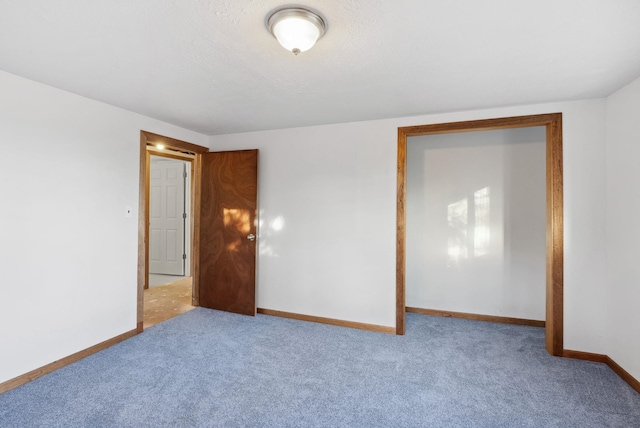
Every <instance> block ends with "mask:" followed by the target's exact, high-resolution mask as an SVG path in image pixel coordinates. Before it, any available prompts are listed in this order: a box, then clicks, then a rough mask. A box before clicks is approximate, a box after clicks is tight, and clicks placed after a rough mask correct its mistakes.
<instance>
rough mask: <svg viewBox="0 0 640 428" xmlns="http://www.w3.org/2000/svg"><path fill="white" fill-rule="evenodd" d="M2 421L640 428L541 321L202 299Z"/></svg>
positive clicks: (57, 379)
mask: <svg viewBox="0 0 640 428" xmlns="http://www.w3.org/2000/svg"><path fill="white" fill-rule="evenodd" d="M0 426H1V427H563V428H566V427H581V428H586V427H625V428H628V427H640V394H637V393H636V392H635V391H634V390H633V389H631V387H629V386H628V385H627V384H626V383H625V382H624V381H622V380H621V379H620V378H619V377H618V376H617V375H615V374H614V373H613V371H611V369H609V368H608V367H607V366H605V365H603V364H598V363H590V362H585V361H576V360H568V359H560V358H554V357H551V356H549V355H548V354H547V352H546V351H545V350H544V330H543V329H540V328H535V327H522V326H513V325H506V324H493V323H484V322H474V321H467V320H459V319H452V318H439V317H430V316H425V315H418V314H407V335H406V336H404V337H399V336H394V335H389V334H382V333H371V332H366V331H361V330H353V329H348V328H341V327H334V326H327V325H322V324H314V323H307V322H302V321H295V320H289V319H283V318H276V317H269V316H265V315H258V316H257V317H255V318H252V317H245V316H241V315H234V314H228V313H224V312H218V311H212V310H208V309H203V308H196V309H195V310H193V311H191V312H187V313H185V314H183V315H180V316H178V317H176V318H173V319H171V320H169V321H167V322H165V323H162V324H159V325H156V326H154V327H151V328H150V329H148V330H146V331H145V332H144V333H143V334H141V335H138V336H136V337H134V338H132V339H130V340H127V341H125V342H122V343H120V344H118V345H116V346H113V347H111V348H109V349H107V350H105V351H102V352H100V353H98V354H95V355H92V356H90V357H88V358H85V359H84V360H81V361H79V362H77V363H75V364H72V365H70V366H67V367H65V368H63V369H61V370H58V371H56V372H54V373H51V374H49V375H47V376H44V377H42V378H40V379H38V380H36V381H34V382H31V383H29V384H26V385H23V386H21V387H19V388H16V389H14V390H12V391H9V392H7V393H5V394H2V395H0Z"/></svg>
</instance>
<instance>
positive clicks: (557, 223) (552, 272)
mask: <svg viewBox="0 0 640 428" xmlns="http://www.w3.org/2000/svg"><path fill="white" fill-rule="evenodd" d="M531 126H545V127H546V131H547V134H546V135H547V137H546V197H547V208H546V209H547V268H546V271H547V272H546V320H545V322H546V348H547V351H548V352H549V353H550V354H551V355H556V356H561V355H562V352H563V341H564V337H563V332H564V327H563V316H564V315H563V309H564V308H563V281H564V278H563V264H564V240H563V218H564V217H563V190H562V187H563V184H562V183H563V181H562V113H550V114H539V115H531V116H517V117H505V118H498V119H486V120H472V121H466V122H451V123H440V124H434V125H419V126H407V127H401V128H398V171H397V172H398V182H397V197H396V205H397V208H396V213H397V217H396V334H399V335H403V334H404V333H405V316H406V314H405V312H406V310H405V309H406V308H405V275H406V272H405V266H406V247H405V240H406V198H407V190H406V184H407V183H406V181H407V137H411V136H419V135H431V134H446V133H455V132H471V131H488V130H495V129H509V128H526V127H531Z"/></svg>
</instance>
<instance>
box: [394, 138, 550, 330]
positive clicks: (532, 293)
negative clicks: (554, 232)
mask: <svg viewBox="0 0 640 428" xmlns="http://www.w3.org/2000/svg"><path fill="white" fill-rule="evenodd" d="M545 141H546V129H545V128H544V127H534V128H519V129H503V130H493V131H479V132H464V133H453V134H437V135H424V136H418V137H409V138H408V139H407V212H406V224H407V226H406V227H407V238H406V248H407V267H406V272H407V274H406V275H407V278H406V292H407V295H406V304H407V306H411V307H418V308H427V309H439V310H447V311H457V312H467V313H474V314H484V315H496V316H505V317H513V318H524V319H534V320H544V319H545V290H546V285H545V278H546V275H545V269H546V256H545V255H546V243H545V240H546V221H545V216H546V199H545V193H546V192H545V189H546V179H545V163H546V159H545V157H546V151H545V148H546V144H545Z"/></svg>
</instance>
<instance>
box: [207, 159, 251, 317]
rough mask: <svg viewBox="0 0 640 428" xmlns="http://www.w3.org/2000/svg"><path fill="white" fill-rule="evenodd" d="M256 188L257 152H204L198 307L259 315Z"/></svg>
mask: <svg viewBox="0 0 640 428" xmlns="http://www.w3.org/2000/svg"><path fill="white" fill-rule="evenodd" d="M257 184H258V150H241V151H232V152H211V153H203V154H202V191H201V205H200V206H201V212H200V257H199V272H200V273H199V290H200V291H199V295H200V296H199V297H200V306H204V307H206V308H211V309H219V310H223V311H228V312H235V313H239V314H245V315H255V314H256V299H255V279H256V247H257V245H256V240H255V236H256V235H257V232H256V216H257V197H258V191H257V190H258V185H257ZM250 235H253V236H254V239H253V240H251V239H249V236H250Z"/></svg>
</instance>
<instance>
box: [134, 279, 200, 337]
mask: <svg viewBox="0 0 640 428" xmlns="http://www.w3.org/2000/svg"><path fill="white" fill-rule="evenodd" d="M191 284H192V282H191V277H186V278H182V279H179V280H178V281H174V282H171V283H169V284H164V285H158V286H156V287H151V288H149V289H147V290H144V311H143V314H144V319H143V323H144V328H145V329H147V328H149V327H151V326H153V325H155V324H158V323H161V322H163V321H166V320H168V319H170V318H173V317H175V316H177V315H180V314H183V313H185V312H188V311H190V310H192V309H193V308H194V306H191Z"/></svg>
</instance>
